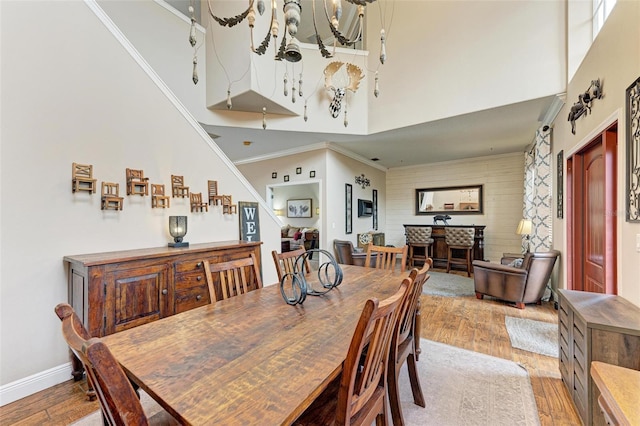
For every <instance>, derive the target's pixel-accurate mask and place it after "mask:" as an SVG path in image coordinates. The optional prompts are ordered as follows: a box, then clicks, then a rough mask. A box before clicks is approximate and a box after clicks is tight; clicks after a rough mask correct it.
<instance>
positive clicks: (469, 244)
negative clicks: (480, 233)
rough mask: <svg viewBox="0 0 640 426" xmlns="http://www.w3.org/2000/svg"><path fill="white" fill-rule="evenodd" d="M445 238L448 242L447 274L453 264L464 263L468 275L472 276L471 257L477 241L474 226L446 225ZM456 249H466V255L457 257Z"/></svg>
mask: <svg viewBox="0 0 640 426" xmlns="http://www.w3.org/2000/svg"><path fill="white" fill-rule="evenodd" d="M444 232H445V234H444V239H445V242H446V243H447V252H448V254H447V274H448V273H449V271H451V265H464V266H465V268H466V271H467V276H468V277H470V276H471V258H472V257H473V254H472V251H473V245H474V243H475V240H474V238H475V232H476V231H475V229H474V228H450V227H445V230H444ZM456 251H458V252H460V251H464V254H465V257H455V256H454V255H455V254H456Z"/></svg>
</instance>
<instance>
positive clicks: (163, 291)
mask: <svg viewBox="0 0 640 426" xmlns="http://www.w3.org/2000/svg"><path fill="white" fill-rule="evenodd" d="M162 294H164V295H165V296H166V295H167V294H169V291H168V290H167V289H166V288H165V289H164V290H162Z"/></svg>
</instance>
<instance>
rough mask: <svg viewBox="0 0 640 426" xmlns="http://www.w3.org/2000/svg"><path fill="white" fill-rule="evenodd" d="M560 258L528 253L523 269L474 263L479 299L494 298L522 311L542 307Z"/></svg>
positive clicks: (474, 278)
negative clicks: (532, 305) (534, 305)
mask: <svg viewBox="0 0 640 426" xmlns="http://www.w3.org/2000/svg"><path fill="white" fill-rule="evenodd" d="M558 256H560V252H559V251H557V250H551V251H549V252H538V253H527V254H525V256H524V259H522V264H521V265H520V266H511V265H502V264H499V263H491V262H485V261H482V260H474V261H473V282H474V287H475V292H476V297H477V298H478V299H482V298H483V296H484V295H487V296H493V297H495V298H497V299H500V300H505V301H508V302H513V303H515V304H516V307H517V308H519V309H524V305H525V303H540V301H541V300H542V296H543V295H544V291H545V288H546V285H547V282H548V281H549V277H551V272H552V271H553V267H554V265H555V263H556V259H557V258H558Z"/></svg>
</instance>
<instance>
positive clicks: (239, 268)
mask: <svg viewBox="0 0 640 426" xmlns="http://www.w3.org/2000/svg"><path fill="white" fill-rule="evenodd" d="M204 270H205V276H206V279H207V286H208V287H209V298H210V300H211V303H214V300H224V299H228V298H230V297H233V296H237V295H239V294H245V293H247V292H249V291H252V290H256V289H259V288H262V279H261V278H260V269H259V265H258V262H257V260H256V256H255V254H253V253H250V254H249V257H245V258H242V259H235V260H229V261H227V262H220V263H210V262H209V261H208V260H205V261H204ZM214 274H217V276H218V280H215V279H214Z"/></svg>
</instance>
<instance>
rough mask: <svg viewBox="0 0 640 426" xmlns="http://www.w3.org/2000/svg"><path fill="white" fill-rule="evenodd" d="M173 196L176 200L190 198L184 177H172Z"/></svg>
mask: <svg viewBox="0 0 640 426" xmlns="http://www.w3.org/2000/svg"><path fill="white" fill-rule="evenodd" d="M171 196H172V197H174V198H176V197H180V198H185V197H188V196H189V187H188V186H184V176H178V175H171Z"/></svg>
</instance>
